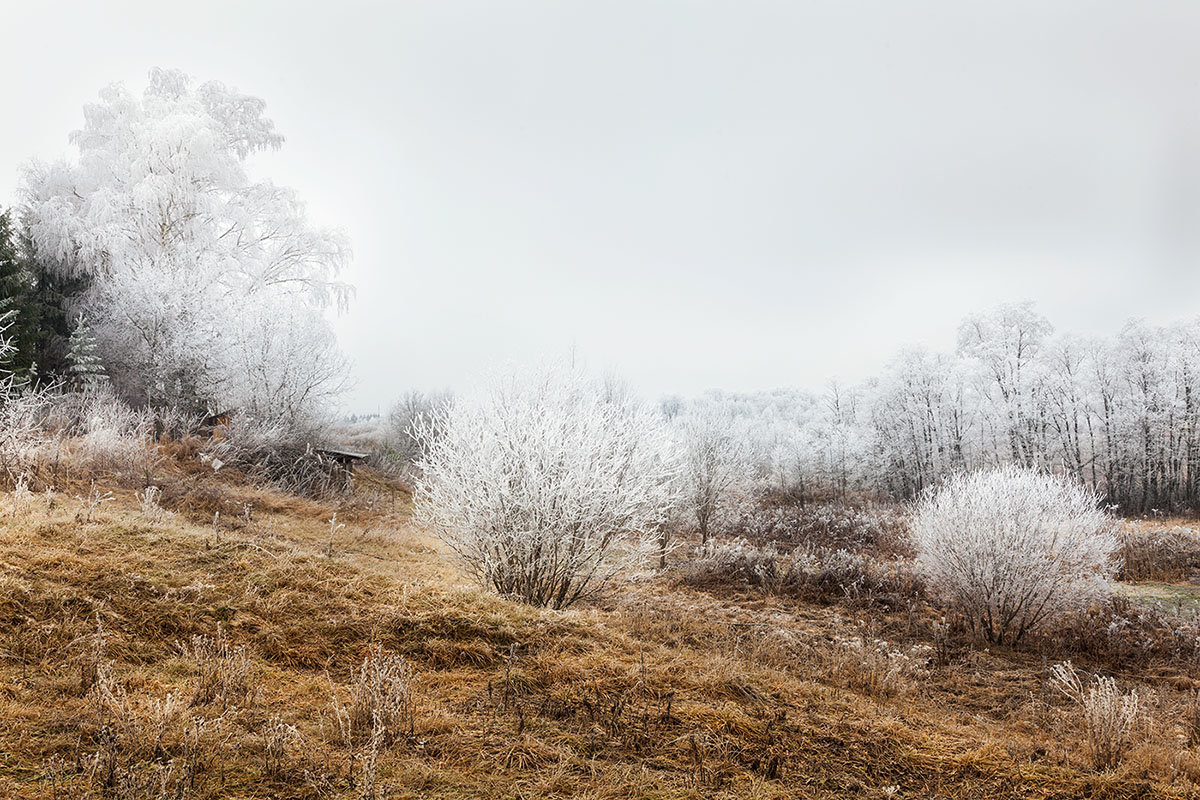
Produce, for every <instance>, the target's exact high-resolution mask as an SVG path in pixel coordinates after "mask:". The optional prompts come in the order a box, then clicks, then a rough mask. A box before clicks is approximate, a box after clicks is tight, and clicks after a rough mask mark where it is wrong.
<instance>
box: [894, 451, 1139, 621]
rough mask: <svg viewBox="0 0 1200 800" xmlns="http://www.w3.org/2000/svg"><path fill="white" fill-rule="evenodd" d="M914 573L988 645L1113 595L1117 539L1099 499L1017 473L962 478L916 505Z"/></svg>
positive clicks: (1041, 476)
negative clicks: (958, 613)
mask: <svg viewBox="0 0 1200 800" xmlns="http://www.w3.org/2000/svg"><path fill="white" fill-rule="evenodd" d="M912 531H913V537H914V539H915V540H916V545H917V551H918V554H917V566H918V569H919V570H920V572H921V573H922V574H923V575H924V577H925V578H926V580H927V581H928V582H929V585H930V586H931V587H932V588H933V590H934V591H935V592H937V593H938V594H940V595H941V596H942V597H943V599H944V600H946V601H947V602H948V603H950V604H951V605H952V606H954V607H955V608H956V609H957V610H958V611H960V612H961V613H962V614H963V615H964V617H965V618H966V620H967V621H968V623H969V624H970V625H971V626H972V627H973V628H974V629H975V630H976V631H977V632H978V633H980V634H981V635H983V636H984V638H986V639H987V640H988V641H992V642H997V643H1004V642H1014V641H1017V640H1019V639H1020V638H1022V637H1023V636H1024V635H1025V634H1026V633H1028V632H1029V631H1030V630H1032V629H1034V628H1035V627H1037V625H1038V624H1040V623H1042V622H1044V621H1046V620H1048V619H1052V618H1054V617H1056V616H1058V615H1060V614H1062V613H1063V612H1066V611H1068V610H1072V609H1079V608H1083V607H1086V606H1087V605H1088V604H1089V603H1091V602H1094V601H1095V600H1097V599H1100V598H1102V597H1105V596H1106V595H1107V594H1108V593H1109V592H1110V591H1111V587H1110V583H1109V581H1110V579H1111V577H1112V575H1113V572H1114V566H1115V565H1114V564H1113V559H1112V555H1113V552H1114V551H1115V550H1116V549H1117V546H1118V541H1117V537H1116V535H1115V532H1114V527H1113V524H1112V521H1111V519H1110V518H1109V516H1108V515H1107V514H1106V513H1105V512H1104V511H1102V510H1101V509H1100V508H1099V504H1098V498H1097V497H1096V495H1095V494H1094V493H1092V492H1091V491H1089V490H1088V489H1085V488H1084V487H1082V486H1080V485H1078V484H1076V483H1073V482H1071V481H1069V480H1067V479H1063V478H1059V477H1056V476H1054V475H1049V474H1046V473H1044V472H1039V471H1036V470H1031V469H1024V468H1021V467H1017V466H1012V465H1009V466H1004V467H999V468H997V469H993V470H988V471H982V472H974V473H970V474H964V475H960V476H958V477H956V478H954V479H952V480H950V481H949V482H948V483H946V485H944V486H943V487H941V488H940V489H938V490H937V491H934V492H929V493H927V494H926V495H925V497H924V498H923V499H922V500H921V501H920V502H918V503H917V505H916V507H915V509H914V514H913V525H912Z"/></svg>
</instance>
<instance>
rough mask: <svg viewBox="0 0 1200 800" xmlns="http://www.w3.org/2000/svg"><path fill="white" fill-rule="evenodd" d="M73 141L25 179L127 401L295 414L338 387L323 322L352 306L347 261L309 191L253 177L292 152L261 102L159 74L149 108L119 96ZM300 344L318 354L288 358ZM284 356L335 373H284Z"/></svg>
mask: <svg viewBox="0 0 1200 800" xmlns="http://www.w3.org/2000/svg"><path fill="white" fill-rule="evenodd" d="M71 142H72V143H73V144H74V145H75V148H76V149H77V151H78V153H77V156H76V157H74V158H69V159H64V160H60V161H57V162H54V163H33V164H31V165H30V166H29V167H28V168H27V169H26V170H25V172H24V175H23V182H22V192H23V196H24V203H25V207H24V217H25V220H26V223H27V226H28V229H29V233H30V234H31V238H32V241H33V243H34V245H35V246H36V248H37V252H38V263H39V264H41V265H42V268H43V269H44V270H46V272H47V274H48V275H49V276H51V277H54V278H56V279H60V280H62V279H73V280H76V281H79V282H80V283H81V284H82V286H83V288H82V290H81V291H80V292H79V293H78V294H76V295H75V296H74V297H72V298H71V299H70V303H71V306H72V308H71V312H72V313H84V314H86V315H87V317H88V319H89V320H90V322H91V324H92V326H93V330H94V333H95V336H96V340H97V345H98V354H99V356H100V358H101V359H102V361H103V363H104V366H105V368H106V370H107V372H108V374H109V376H110V377H111V378H112V381H113V384H114V387H115V388H116V389H117V391H118V392H119V393H120V394H121V395H123V396H124V397H125V398H126V399H128V400H131V401H136V402H149V403H151V404H170V405H182V406H185V407H197V408H198V407H203V406H205V405H221V406H224V405H235V406H240V405H245V404H247V403H249V402H255V403H257V404H258V405H259V406H264V405H265V406H269V407H270V408H271V413H277V414H294V413H297V411H298V410H299V409H301V408H302V407H303V406H304V405H305V404H306V403H307V402H308V401H310V400H315V399H316V398H318V397H319V396H321V395H322V394H323V393H327V392H328V391H329V390H330V389H331V388H332V387H334V386H336V384H337V382H338V381H340V380H341V379H342V377H343V372H342V368H341V367H340V365H339V361H340V359H339V357H338V356H337V355H336V348H335V345H334V342H333V339H332V336H331V335H329V334H328V326H327V323H326V322H325V320H324V318H323V316H322V314H321V313H320V312H322V311H323V310H325V309H326V308H329V307H330V306H336V305H339V304H344V303H345V302H346V300H347V298H348V296H349V292H350V290H349V287H348V286H347V285H346V284H344V283H342V282H340V281H339V280H338V274H339V272H340V270H341V269H342V267H343V266H344V264H345V263H346V260H347V258H348V249H347V246H346V243H345V241H344V239H343V238H342V237H341V236H340V235H339V234H337V233H336V232H333V231H329V230H323V229H319V228H315V227H313V226H312V225H310V224H309V223H308V221H307V220H306V218H305V213H304V207H303V205H302V203H301V202H300V201H299V199H298V198H297V197H296V195H295V193H294V192H292V191H291V190H289V189H286V188H283V187H279V186H276V185H274V184H273V183H270V182H269V181H254V180H251V179H250V177H249V176H248V174H247V172H246V162H247V160H248V159H249V158H250V157H251V156H252V155H253V154H254V153H256V152H259V151H263V150H268V149H275V148H278V147H279V146H280V145H281V144H282V142H283V137H282V136H281V135H280V134H279V133H278V132H277V131H276V130H275V126H274V124H273V123H272V122H271V120H270V119H269V118H268V117H267V116H266V115H265V103H264V102H263V101H262V100H261V99H259V98H257V97H253V96H250V95H246V94H242V93H240V92H238V91H236V90H234V89H232V88H230V87H228V86H225V85H224V84H222V83H219V82H215V81H209V82H205V83H198V82H196V81H194V80H193V79H191V78H190V77H188V76H187V75H185V74H183V73H182V72H178V71H172V70H161V69H156V70H154V71H152V72H151V73H150V80H149V85H148V86H147V87H146V89H145V90H144V91H143V92H142V93H141V94H140V95H138V94H134V93H133V92H131V91H129V90H128V89H126V88H125V87H124V86H121V85H119V84H117V85H112V86H109V87H108V88H106V89H104V90H103V91H102V92H101V93H100V98H99V101H98V102H96V103H92V104H89V105H87V106H86V107H85V108H84V125H83V127H82V128H81V129H79V130H77V131H75V132H74V133H73V134H71ZM247 319H258V320H268V321H271V322H272V325H273V330H271V331H267V332H264V331H263V330H261V329H258V328H254V327H253V326H248V325H245V324H239V321H244V320H247ZM284 328H286V329H287V330H286V331H285V330H284ZM285 334H287V335H292V336H294V337H295V338H296V339H297V340H299V341H303V342H304V343H305V346H306V347H307V348H309V349H308V351H307V352H305V353H302V354H301V353H297V352H295V347H294V346H293V347H292V352H289V353H284V351H283V350H282V349H281V347H280V346H281V345H282V343H283V340H284V338H286V336H285ZM285 355H286V356H287V357H288V358H293V357H301V358H312V359H315V360H316V361H318V362H320V367H319V368H317V369H306V368H301V367H300V366H299V365H297V364H295V363H291V364H288V365H285V366H284V368H283V369H280V366H281V365H280V363H279V359H280V358H281V357H283V356H285ZM264 372H269V373H270V374H269V375H264V374H263V373H264Z"/></svg>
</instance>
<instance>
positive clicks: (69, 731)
mask: <svg viewBox="0 0 1200 800" xmlns="http://www.w3.org/2000/svg"><path fill="white" fill-rule="evenodd" d="M163 469H164V470H166V472H165V473H164V474H162V475H159V476H158V477H157V479H156V481H155V482H156V483H157V484H158V485H161V486H163V487H164V489H163V493H162V500H161V502H162V506H164V507H165V508H166V509H172V510H159V508H158V507H157V505H156V504H155V503H152V502H147V501H146V499H145V498H144V497H139V496H138V495H137V494H136V493H135V492H133V491H129V490H120V489H114V490H112V495H111V499H109V500H103V499H102V498H105V497H107V496H108V492H109V491H110V490H109V489H108V488H106V486H105V485H103V483H102V482H97V484H95V485H93V484H91V483H90V482H87V483H85V482H82V481H78V482H77V483H76V485H73V486H71V487H70V488H68V487H66V486H62V487H61V488H60V489H59V490H58V491H47V492H39V493H10V494H7V495H4V496H3V497H2V498H0V500H2V501H3V518H2V520H0V523H2V524H0V654H2V655H3V659H2V660H0V686H2V690H0V720H3V721H4V724H3V726H0V796H5V797H13V798H77V797H121V798H159V797H163V798H167V797H172V798H183V797H188V798H193V797H194V798H208V797H239V798H268V797H276V798H326V797H329V798H384V797H396V798H407V797H450V798H454V797H461V798H468V797H470V798H549V797H580V798H628V797H646V798H683V797H730V798H732V797H750V798H774V797H780V798H783V797H813V798H824V797H868V798H876V797H877V798H885V797H913V798H918V797H920V798H924V797H956V798H960V797H965V798H970V797H979V798H983V797H989V798H990V797H1022V798H1024V797H1059V798H1075V797H1111V798H1134V797H1176V796H1178V797H1185V796H1189V793H1190V792H1192V791H1193V790H1194V786H1195V784H1193V781H1196V780H1200V752H1198V751H1197V750H1195V749H1193V748H1194V746H1195V745H1196V742H1195V741H1193V740H1192V738H1191V737H1193V736H1194V735H1195V731H1191V730H1190V729H1189V728H1188V721H1187V717H1186V714H1185V713H1184V711H1183V709H1185V708H1186V702H1185V701H1186V699H1187V698H1188V697H1191V695H1190V694H1189V693H1191V692H1193V691H1194V689H1195V688H1197V686H1200V684H1197V682H1196V680H1195V678H1194V677H1193V676H1194V675H1195V674H1196V673H1195V671H1194V665H1193V664H1188V663H1182V662H1172V661H1168V660H1159V661H1145V662H1141V663H1139V664H1138V665H1137V667H1136V669H1134V668H1133V667H1130V668H1129V670H1128V671H1127V673H1126V674H1120V673H1118V674H1120V677H1122V679H1123V680H1136V681H1138V682H1144V683H1145V684H1146V685H1147V686H1148V687H1149V688H1151V689H1153V695H1152V696H1151V697H1150V699H1149V700H1148V703H1149V705H1150V707H1151V713H1148V714H1147V716H1146V719H1145V721H1144V722H1143V723H1141V724H1140V728H1139V730H1138V732H1137V743H1136V744H1135V746H1134V747H1133V749H1132V751H1131V752H1130V754H1129V755H1128V757H1127V758H1126V759H1125V760H1124V762H1123V764H1122V765H1121V766H1120V767H1119V768H1118V769H1117V770H1115V771H1110V772H1098V771H1096V770H1094V769H1093V768H1092V767H1091V765H1090V763H1089V760H1088V755H1087V752H1086V749H1085V746H1084V743H1083V739H1082V736H1081V734H1080V725H1081V722H1080V718H1079V716H1078V713H1077V711H1076V710H1075V709H1072V708H1071V707H1070V706H1069V705H1068V704H1067V702H1066V701H1065V700H1064V699H1063V698H1061V697H1058V696H1056V695H1055V694H1054V693H1052V692H1050V691H1049V690H1048V689H1047V688H1046V679H1047V677H1048V675H1047V664H1048V663H1049V662H1050V661H1053V660H1056V659H1061V658H1066V657H1071V655H1072V654H1071V653H1063V652H1059V651H1055V649H1054V648H1055V647H1056V646H1057V645H1055V643H1054V642H1047V643H1044V644H1042V645H1037V646H1027V647H1026V648H1025V649H1022V650H1020V651H1007V650H1005V651H994V652H989V651H986V650H981V649H976V648H972V647H968V646H967V644H966V643H965V642H964V641H959V640H957V639H955V638H954V637H953V636H947V635H946V634H945V633H944V630H943V629H942V628H941V627H940V626H939V625H938V624H937V623H938V618H937V617H936V615H935V614H934V612H933V611H931V610H930V609H929V608H928V607H927V606H924V605H916V604H914V605H910V606H909V607H907V608H893V609H891V610H888V609H886V608H883V607H881V606H880V605H878V604H865V603H854V604H850V603H845V602H844V603H839V602H834V603H832V604H813V603H802V602H799V601H797V600H794V599H791V600H789V599H785V598H781V597H772V596H767V595H764V594H760V593H758V592H755V591H754V590H752V589H750V588H747V587H738V586H727V585H714V586H709V587H707V588H698V587H697V586H696V584H695V582H691V583H685V582H683V581H680V580H678V577H679V575H678V574H677V573H668V574H666V575H659V576H647V577H646V578H644V579H642V580H640V581H638V582H636V583H635V584H634V585H632V586H629V587H627V588H625V589H622V590H620V591H618V592H617V593H615V594H614V595H612V596H610V597H609V598H607V599H605V600H604V601H603V602H601V603H598V604H594V605H588V606H583V607H579V608H575V609H572V610H569V611H567V612H551V611H542V610H537V609H533V608H529V607H526V606H523V605H520V604H516V603H512V602H508V601H506V600H503V599H499V598H497V597H494V596H491V595H488V594H485V593H482V592H480V591H478V590H476V589H475V588H474V587H472V586H470V585H467V584H465V583H463V581H462V579H461V578H460V577H459V576H458V575H457V573H456V572H455V570H454V569H453V568H452V566H451V565H450V564H449V562H448V560H447V559H446V557H445V556H444V554H443V553H442V552H441V550H440V546H439V544H438V543H437V542H435V541H433V540H430V539H429V538H427V537H425V536H423V535H422V534H421V533H420V532H418V531H416V530H414V529H413V528H412V527H411V526H410V524H409V522H408V518H407V514H408V501H407V495H406V494H405V493H404V491H403V490H402V489H401V488H399V487H395V486H392V485H390V484H388V483H387V482H386V481H383V480H381V479H379V478H377V477H374V476H372V475H370V474H366V475H364V476H363V477H362V480H360V482H359V485H358V489H357V490H356V492H355V494H354V495H353V496H352V497H348V498H345V499H343V500H341V501H338V502H337V503H319V502H314V501H310V500H303V499H299V498H296V497H293V496H289V495H286V494H282V493H279V492H275V491H272V490H268V489H263V488H260V487H255V486H252V485H250V484H249V483H248V482H246V481H244V480H243V479H242V478H241V477H240V476H238V475H237V474H236V473H232V472H228V471H223V472H222V473H218V474H216V475H213V474H211V473H206V472H204V471H203V470H197V469H191V468H189V469H183V468H181V467H179V466H178V465H174V466H169V468H168V467H164V468H163ZM335 514H336V523H334V522H331V521H332V520H334V515H335ZM339 526H341V527H339ZM331 532H332V549H331V548H330V541H331ZM1039 648H1040V649H1039ZM372 654H374V657H375V661H374V662H373V664H375V665H379V664H383V665H385V667H386V668H388V669H392V670H401V672H403V670H402V665H399V666H398V662H394V661H390V660H389V656H391V655H392V654H400V655H402V656H403V658H404V659H405V660H406V661H407V665H408V667H409V668H411V678H408V677H406V676H405V675H404V674H400V677H399V679H398V680H396V681H393V682H392V684H390V685H391V686H393V688H394V695H395V696H393V697H391V699H390V700H389V702H391V703H392V706H390V708H391V709H392V711H393V712H395V719H398V720H400V723H401V724H399V725H397V726H393V727H392V728H390V729H389V732H388V733H387V734H386V735H382V734H378V733H374V732H373V730H372V726H371V725H370V724H368V723H367V722H365V721H364V718H363V715H362V714H361V713H358V712H357V711H356V709H357V708H358V706H359V705H361V703H357V704H356V701H361V700H362V697H363V695H362V694H358V695H356V691H358V690H357V688H356V687H358V685H359V684H360V682H361V680H362V676H361V666H362V664H363V662H364V659H366V658H367V657H368V656H371V655H372ZM1075 660H1076V663H1077V664H1080V665H1082V666H1084V667H1088V666H1093V667H1096V668H1097V669H1100V668H1110V667H1112V664H1106V663H1101V662H1100V661H1096V663H1094V664H1093V663H1091V662H1090V661H1089V658H1088V656H1087V655H1086V654H1075ZM1093 660H1095V659H1093ZM410 713H411V722H409V721H408V720H409V716H408V715H409V714H410ZM1197 730H1200V725H1197Z"/></svg>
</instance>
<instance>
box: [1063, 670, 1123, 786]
mask: <svg viewBox="0 0 1200 800" xmlns="http://www.w3.org/2000/svg"><path fill="white" fill-rule="evenodd" d="M1050 684H1051V686H1053V687H1054V688H1055V689H1057V690H1058V691H1059V692H1060V693H1062V694H1063V695H1064V696H1066V697H1067V698H1069V699H1070V700H1071V701H1072V702H1073V703H1074V704H1075V705H1076V707H1077V708H1078V709H1079V711H1080V713H1081V714H1082V716H1083V728H1084V733H1085V735H1086V741H1087V746H1088V753H1089V755H1090V756H1091V759H1092V765H1093V766H1095V767H1096V769H1113V768H1115V767H1116V766H1118V765H1119V764H1120V763H1121V760H1122V759H1123V758H1124V756H1125V753H1126V752H1127V751H1128V750H1129V747H1130V745H1131V744H1132V734H1133V729H1134V725H1135V724H1136V723H1137V721H1138V719H1139V717H1140V715H1141V714H1142V709H1143V705H1144V700H1143V698H1142V696H1141V695H1140V694H1139V693H1138V691H1137V690H1136V689H1134V690H1131V691H1129V692H1125V693H1122V692H1121V690H1120V689H1119V688H1118V687H1117V681H1116V679H1114V678H1110V677H1105V676H1101V675H1097V676H1094V677H1093V678H1092V680H1091V681H1090V682H1089V683H1088V684H1086V685H1085V684H1084V681H1083V678H1082V677H1080V675H1079V673H1078V672H1077V671H1076V669H1075V667H1074V665H1073V664H1071V662H1070V661H1064V662H1063V663H1061V664H1055V665H1053V666H1052V667H1051V668H1050Z"/></svg>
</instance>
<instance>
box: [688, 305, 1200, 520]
mask: <svg viewBox="0 0 1200 800" xmlns="http://www.w3.org/2000/svg"><path fill="white" fill-rule="evenodd" d="M667 406H668V407H669V408H670V409H671V416H672V417H673V418H675V419H678V420H687V419H688V418H689V417H694V416H695V415H697V414H701V415H703V414H715V415H725V416H728V417H729V418H730V422H729V423H728V425H729V426H730V427H732V428H734V429H736V430H737V431H738V434H737V435H738V437H739V438H741V440H742V441H743V442H745V443H746V445H747V450H746V454H745V457H744V460H743V461H742V462H741V463H740V465H739V466H737V467H731V468H734V469H738V470H741V471H742V472H744V473H745V474H746V475H748V476H750V477H751V478H752V479H753V480H754V481H757V482H758V483H760V484H767V485H771V486H774V487H776V488H777V489H784V488H786V489H789V490H791V491H794V492H798V496H799V499H800V500H801V501H802V502H803V500H804V498H805V496H812V495H813V493H814V492H815V491H817V490H821V491H824V492H827V493H832V494H834V495H838V496H845V495H846V494H847V493H848V492H851V491H855V490H858V491H874V492H882V493H886V494H888V495H890V496H893V497H897V498H912V497H915V496H917V495H919V494H920V493H921V492H922V491H923V490H925V489H926V488H928V487H931V486H935V485H938V484H940V483H941V482H943V481H944V480H945V479H947V478H948V477H950V476H952V475H955V474H957V473H960V472H963V471H969V470H976V469H980V468H986V467H993V466H998V465H1003V464H1016V465H1020V466H1026V467H1035V468H1041V469H1045V470H1049V471H1052V472H1055V473H1059V474H1063V475H1066V476H1069V477H1070V478H1072V479H1073V480H1075V481H1077V482H1079V483H1081V484H1084V485H1086V486H1088V487H1090V488H1093V489H1095V490H1096V491H1097V493H1099V494H1100V495H1101V496H1102V497H1103V498H1104V499H1105V500H1106V502H1108V503H1110V504H1114V505H1116V506H1118V507H1119V508H1120V510H1121V511H1122V512H1125V513H1147V512H1152V511H1155V510H1159V511H1190V510H1197V509H1200V321H1197V322H1190V323H1185V324H1178V325H1169V326H1152V325H1149V324H1147V323H1145V322H1143V321H1140V320H1134V321H1131V322H1129V323H1127V324H1126V325H1125V326H1124V328H1123V329H1122V330H1121V331H1120V333H1118V334H1117V335H1116V336H1114V337H1111V338H1093V339H1085V338H1080V337H1075V336H1070V335H1056V334H1055V333H1054V329H1053V326H1052V325H1051V324H1050V323H1049V321H1048V320H1047V319H1046V318H1045V317H1043V316H1041V315H1040V314H1038V313H1037V312H1036V311H1035V310H1034V308H1033V306H1032V304H1030V303H1023V304H1015V305H1006V306H1002V307H1000V308H998V309H996V310H994V311H992V312H989V313H985V314H980V315H974V316H971V317H968V318H967V319H965V320H964V321H963V323H962V324H961V326H960V328H959V331H958V343H957V347H956V349H955V351H954V352H952V353H938V352H931V351H929V350H925V349H908V350H904V351H903V352H901V353H900V354H899V355H898V356H897V357H896V358H895V359H893V360H892V361H891V362H890V363H889V364H888V366H887V367H886V368H885V369H884V371H883V373H882V374H881V375H879V376H877V377H875V378H872V379H870V380H867V381H864V382H863V383H861V384H859V385H857V386H851V387H846V386H841V385H837V384H834V385H831V386H830V387H829V388H828V389H827V390H826V391H825V392H824V393H821V394H812V393H808V392H802V391H794V390H780V391H776V392H767V393H757V394H730V393H721V392H713V393H709V394H707V395H704V396H702V397H700V398H698V399H696V400H693V401H691V402H690V403H686V404H684V408H683V410H682V411H680V409H679V407H678V406H679V403H678V401H675V400H672V401H670V402H669V403H668V404H667ZM685 425H686V426H687V427H690V429H691V430H693V431H703V430H710V431H711V429H712V425H711V424H709V425H697V424H696V423H694V422H688V423H685ZM709 439H710V440H712V439H713V437H712V436H711V435H710V436H709ZM693 440H694V439H693ZM714 449H715V450H716V451H718V452H723V453H729V452H733V451H731V449H730V448H729V447H728V446H720V447H716V448H714Z"/></svg>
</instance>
